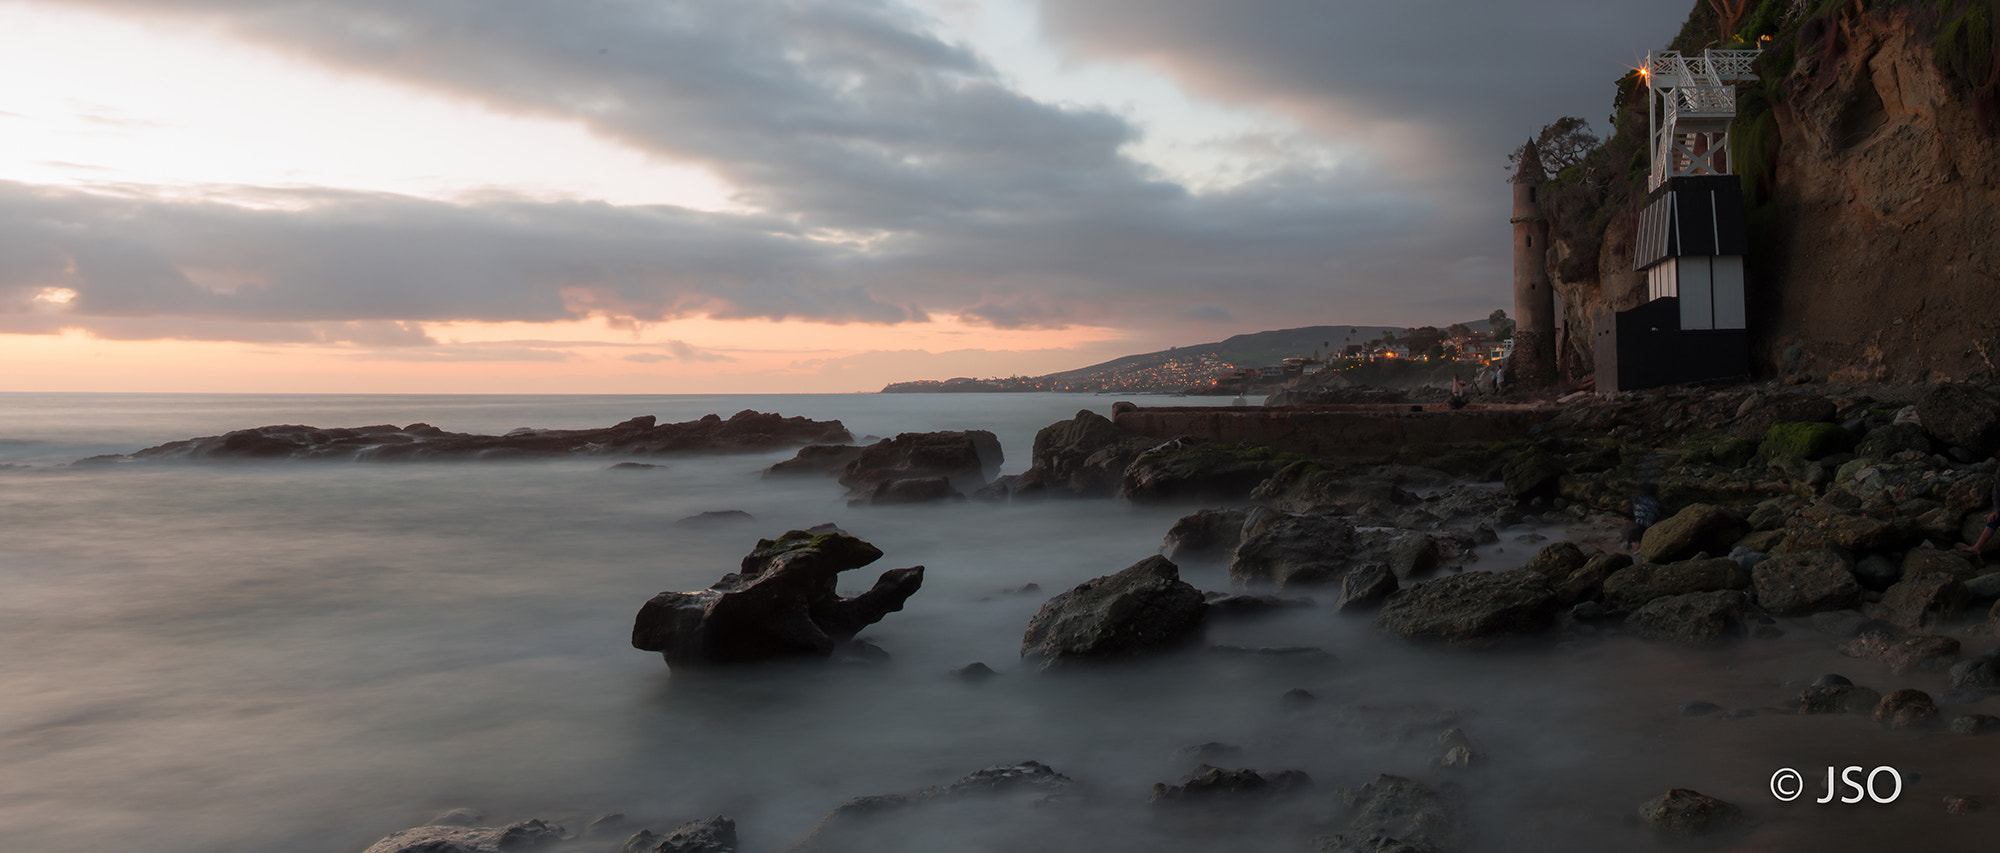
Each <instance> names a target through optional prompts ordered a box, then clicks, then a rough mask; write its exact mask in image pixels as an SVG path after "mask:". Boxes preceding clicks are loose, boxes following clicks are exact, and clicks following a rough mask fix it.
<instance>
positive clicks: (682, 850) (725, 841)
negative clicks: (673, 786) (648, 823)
mask: <svg viewBox="0 0 2000 853" xmlns="http://www.w3.org/2000/svg"><path fill="white" fill-rule="evenodd" d="M619 853H736V821H733V820H730V819H729V818H726V817H720V816H717V817H708V818H702V819H700V820H691V821H688V822H687V823H684V824H681V825H680V826H677V827H674V828H673V829H672V830H671V831H669V832H668V833H667V834H666V835H663V836H661V835H654V834H653V833H651V832H649V831H646V830H640V831H639V832H638V833H637V834H635V835H633V836H632V837H631V838H629V839H626V841H625V846H624V847H623V848H621V849H620V850H619Z"/></svg>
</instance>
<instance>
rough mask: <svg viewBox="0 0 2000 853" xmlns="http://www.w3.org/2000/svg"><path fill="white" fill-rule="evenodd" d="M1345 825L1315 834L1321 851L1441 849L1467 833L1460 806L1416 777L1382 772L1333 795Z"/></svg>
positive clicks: (1416, 852) (1414, 852)
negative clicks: (1358, 784)
mask: <svg viewBox="0 0 2000 853" xmlns="http://www.w3.org/2000/svg"><path fill="white" fill-rule="evenodd" d="M1333 805H1334V811H1336V812H1338V813H1339V817H1338V818H1337V821H1338V822H1339V824H1340V826H1341V830H1340V831H1339V832H1338V833H1337V834H1334V835H1324V836H1320V837H1317V838H1314V839H1313V849H1314V850H1315V851H1317V853H1364V851H1365V853H1442V851H1449V850H1456V849H1458V844H1459V841H1460V835H1461V834H1462V832H1463V818H1461V817H1460V816H1459V809H1458V806H1457V805H1456V804H1455V803H1453V802H1452V801H1450V800H1447V799H1445V798H1444V796H1442V795H1440V794H1439V793H1438V792H1437V791H1435V790H1432V789H1431V788H1430V787H1429V786H1427V785H1425V784H1423V783H1422V782H1418V781H1415V780H1413V779H1406V778H1404V777H1401V776H1390V775H1388V774H1383V775H1381V776H1377V777H1375V780H1374V781H1372V782H1369V783H1368V784H1366V785H1363V786H1361V787H1359V788H1346V789H1342V790H1341V791H1339V792H1338V793H1337V794H1336V795H1335V797H1334V804H1333Z"/></svg>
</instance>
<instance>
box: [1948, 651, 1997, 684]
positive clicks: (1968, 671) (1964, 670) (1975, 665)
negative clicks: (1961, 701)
mask: <svg viewBox="0 0 2000 853" xmlns="http://www.w3.org/2000/svg"><path fill="white" fill-rule="evenodd" d="M1948 677H1949V680H1950V684H1951V686H1952V687H1954V688H1957V689H1961V690H1965V689H1972V690H2000V657H1995V656H1993V655H1992V654H1986V655H1982V656H1980V657H1976V658H1969V659H1966V660H1962V661H1959V662H1958V663H1955V664H1952V667H1951V671H1950V674H1949V676H1948Z"/></svg>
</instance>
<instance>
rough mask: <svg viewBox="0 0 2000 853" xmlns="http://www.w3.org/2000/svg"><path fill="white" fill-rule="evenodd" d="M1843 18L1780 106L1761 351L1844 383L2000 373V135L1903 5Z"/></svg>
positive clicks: (1786, 365)
mask: <svg viewBox="0 0 2000 853" xmlns="http://www.w3.org/2000/svg"><path fill="white" fill-rule="evenodd" d="M1840 26H1841V28H1842V32H1841V33H1840V36H1841V39H1840V42H1841V44H1842V45H1843V47H1844V49H1843V50H1842V51H1841V52H1840V54H1839V55H1838V56H1834V57H1826V58H1821V60H1820V62H1818V63H1816V62H1813V61H1810V60H1809V59H1808V60H1802V61H1801V62H1800V63H1799V65H1798V67H1797V68H1796V69H1794V71H1793V74H1794V76H1795V77H1797V78H1799V79H1797V80H1796V81H1792V82H1794V83H1795V85H1793V86H1791V87H1789V90H1790V91H1791V92H1792V93H1793V95H1792V97H1791V98H1788V99H1787V100H1785V101H1784V102H1781V103H1779V104H1777V105H1776V118H1777V122H1778V130H1779V136H1780V140H1781V142H1780V147H1779V157H1778V166H1777V173H1776V183H1775V186H1774V190H1773V192H1774V197H1775V199H1776V203H1777V212H1778V216H1777V219H1776V223H1775V225H1774V226H1773V227H1772V228H1770V229H1768V230H1767V231H1766V233H1764V234H1759V235H1753V239H1755V238H1757V237H1762V238H1763V239H1762V242H1761V243H1758V244H1755V245H1753V247H1752V251H1753V252H1755V253H1756V255H1755V256H1753V257H1752V258H1751V265H1752V267H1751V268H1752V269H1753V270H1754V271H1755V272H1756V273H1758V274H1759V278H1760V280H1759V281H1758V283H1757V285H1756V286H1755V287H1754V289H1753V291H1752V292H1753V294H1755V298H1754V300H1753V302H1752V305H1751V310H1752V311H1753V312H1754V313H1753V316H1754V317H1757V318H1758V325H1759V328H1760V329H1761V330H1762V334H1760V335H1758V336H1757V338H1756V347H1757V352H1756V355H1757V357H1758V358H1759V359H1760V360H1761V361H1763V362H1764V364H1765V365H1766V366H1767V367H1768V368H1771V369H1780V370H1788V369H1792V368H1797V369H1801V370H1805V371H1809V372H1812V373H1814V374H1817V375H1821V376H1826V377H1828V378H1832V379H1835V380H1837V381H1884V380H1892V381H1922V380H1929V379H1939V378H1971V377H1976V378H1986V377H1991V376H1994V375H2000V364H1997V362H2000V336H1996V332H2000V246H1996V243H2000V140H1996V139H1995V138H1994V137H1993V136H1991V135H1988V134H1987V133H1985V132H1983V131H1982V130H1981V128H1979V127H1978V126H1977V122H1976V121H1975V119H1974V115H1973V106H1974V105H1973V104H1972V101H1971V97H1970V96H1969V95H1968V93H1967V92H1966V90H1965V89H1964V88H1963V87H1962V86H1960V85H1959V84H1957V83H1955V82H1954V81H1952V80H1950V79H1948V78H1947V77H1946V76H1945V75H1944V74H1943V73H1941V72H1940V71H1939V70H1938V68H1937V66H1936V64H1935V62H1934V61H1933V60H1932V58H1931V50H1930V49H1929V47H1928V46H1921V45H1917V44H1913V43H1912V33H1911V28H1910V27H1909V26H1908V25H1907V23H1906V22H1905V21H1904V20H1902V19H1901V18H1900V17H1899V16H1888V17H1882V16H1873V15H1864V16H1854V17H1850V18H1847V19H1844V20H1843V21H1841V23H1840ZM1823 63H1830V65H1828V67H1824V68H1821V67H1816V66H1818V65H1820V64H1823ZM1808 81H1812V82H1808ZM1793 347H1797V349H1795V350H1794V349H1792V348H1793ZM1788 350H1789V351H1790V355H1792V356H1794V358H1791V359H1789V360H1788V359H1787V354H1788V353H1787V351H1788Z"/></svg>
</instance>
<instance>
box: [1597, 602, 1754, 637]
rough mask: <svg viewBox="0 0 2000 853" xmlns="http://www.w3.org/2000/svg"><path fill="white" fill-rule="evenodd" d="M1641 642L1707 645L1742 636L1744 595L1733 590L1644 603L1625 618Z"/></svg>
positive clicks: (1626, 624) (1627, 628) (1630, 629)
mask: <svg viewBox="0 0 2000 853" xmlns="http://www.w3.org/2000/svg"><path fill="white" fill-rule="evenodd" d="M1625 628H1626V630H1629V631H1631V632H1632V633H1633V634H1635V635H1637V636H1638V637H1639V638H1640V639H1643V640H1650V641H1653V642H1663V643H1678V644H1680V645H1684V646H1707V645H1714V644H1716V643H1720V642H1722V641H1724V640H1730V639H1735V638H1738V637H1742V636H1743V634H1744V631H1743V593H1741V592H1737V591H1735V590H1719V591H1716V592H1694V593H1688V594H1686V595H1667V596H1661V597H1660V598H1656V599H1653V600H1652V601H1650V602H1647V603H1646V605H1645V606H1644V607H1641V608H1639V609H1638V610H1634V611H1632V615H1630V616H1628V617H1626V618H1625Z"/></svg>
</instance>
